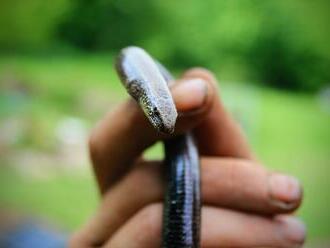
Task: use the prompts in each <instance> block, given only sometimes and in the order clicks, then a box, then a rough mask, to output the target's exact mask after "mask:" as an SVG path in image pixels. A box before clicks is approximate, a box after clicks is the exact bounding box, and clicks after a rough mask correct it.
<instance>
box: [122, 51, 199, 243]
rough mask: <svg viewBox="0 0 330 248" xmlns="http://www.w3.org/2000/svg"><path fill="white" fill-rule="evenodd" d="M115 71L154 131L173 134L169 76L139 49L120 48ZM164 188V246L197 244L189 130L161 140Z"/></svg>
mask: <svg viewBox="0 0 330 248" xmlns="http://www.w3.org/2000/svg"><path fill="white" fill-rule="evenodd" d="M116 69H117V72H118V74H119V76H120V78H121V81H122V83H123V84H124V86H125V88H126V90H127V92H128V93H129V94H130V95H131V96H132V97H133V98H134V99H135V100H136V101H137V102H138V103H139V105H140V106H141V108H142V109H143V111H144V113H145V115H146V117H147V118H148V119H149V121H150V122H151V124H152V125H153V126H154V128H155V129H156V130H158V131H159V132H163V133H168V134H170V133H173V131H174V127H175V121H176V118H177V111H176V108H175V105H174V102H173V99H172V96H171V94H170V91H169V89H168V83H169V81H171V80H172V75H171V74H170V73H169V72H168V71H167V70H166V69H165V67H163V66H162V65H161V64H159V63H158V62H156V61H155V60H154V59H152V58H151V57H150V56H149V55H148V54H147V53H146V52H145V51H144V50H143V49H141V48H138V47H128V48H125V49H123V50H122V51H121V53H120V55H119V56H118V60H117V63H116ZM164 143H165V157H166V159H165V164H166V165H165V166H166V174H167V190H166V196H165V202H164V218H163V244H162V246H163V247H164V248H198V247H199V246H200V245H199V243H200V241H199V240H200V208H201V205H200V204H201V203H200V172H199V158H198V151H197V147H196V145H195V142H194V138H193V136H192V134H191V133H186V134H185V135H180V136H176V137H174V138H171V139H168V140H166V141H165V142H164Z"/></svg>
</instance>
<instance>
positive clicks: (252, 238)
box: [70, 69, 305, 248]
mask: <svg viewBox="0 0 330 248" xmlns="http://www.w3.org/2000/svg"><path fill="white" fill-rule="evenodd" d="M216 85H217V83H216V80H215V79H214V77H213V76H212V74H211V73H209V72H208V71H206V70H204V69H192V70H189V71H187V72H186V73H185V74H184V75H183V77H182V78H181V79H180V80H179V81H178V82H177V83H176V84H175V85H174V86H173V87H172V89H171V92H172V94H173V98H174V101H175V104H176V107H177V109H178V112H179V117H178V120H177V125H176V131H175V134H180V133H183V132H186V131H187V130H191V129H193V133H194V135H195V137H196V141H197V143H198V147H199V152H200V156H201V184H202V185H201V191H202V202H203V207H202V216H201V218H202V224H201V246H202V247H297V246H301V245H302V244H303V242H304V238H305V228H304V225H303V224H302V223H301V222H300V221H299V220H298V219H297V218H296V217H294V216H292V215H289V213H290V212H292V211H294V210H295V209H297V208H298V207H299V205H300V203H301V199H302V189H301V187H300V185H299V183H298V181H297V180H296V179H295V178H293V177H290V176H286V175H283V174H279V173H274V172H270V171H268V170H267V169H266V168H265V167H263V166H262V165H261V164H260V163H259V162H258V161H257V160H256V159H255V157H254V155H252V153H251V151H250V149H249V147H248V144H247V142H246V140H245V138H244V135H243V134H242V132H241V130H240V128H239V127H238V125H237V123H236V122H235V121H234V120H233V119H232V117H231V116H230V114H229V113H228V112H227V111H226V110H225V107H224V106H223V104H222V102H221V100H220V99H219V97H218V95H217V90H216ZM164 138H167V137H166V136H164V135H160V134H158V133H157V132H156V131H155V130H154V129H153V128H152V126H151V125H150V124H149V122H148V121H147V119H146V118H145V117H144V115H143V113H142V111H141V110H140V108H139V106H138V105H137V104H136V103H135V102H134V101H133V100H131V99H130V100H128V101H127V102H125V103H123V104H121V105H119V106H118V107H117V108H116V110H115V111H113V112H112V113H109V114H108V115H107V116H106V117H105V118H104V119H103V120H102V121H101V122H100V123H99V124H98V125H97V127H96V128H95V130H94V131H93V133H92V135H91V138H90V154H91V159H92V162H93V168H94V172H95V175H96V178H97V182H98V186H99V189H100V191H101V194H102V201H101V204H100V206H99V208H98V210H97V211H96V214H95V216H94V217H92V218H91V220H90V221H89V222H88V223H87V224H86V225H85V226H84V227H83V228H82V229H81V230H79V231H78V232H76V233H75V234H74V235H73V237H72V238H71V241H70V246H71V247H100V246H102V247H111V248H112V247H113V248H117V247H125V248H127V247H128V248H131V247H134V248H135V247H136V248H140V247H141V248H148V247H150V248H153V247H160V245H161V225H162V201H163V195H164V189H165V184H164V181H163V174H162V173H163V170H162V166H164V165H163V164H162V162H161V161H147V160H145V159H143V157H142V153H143V151H144V150H145V149H146V148H147V147H149V146H151V145H152V144H154V143H155V142H156V141H158V140H161V139H164Z"/></svg>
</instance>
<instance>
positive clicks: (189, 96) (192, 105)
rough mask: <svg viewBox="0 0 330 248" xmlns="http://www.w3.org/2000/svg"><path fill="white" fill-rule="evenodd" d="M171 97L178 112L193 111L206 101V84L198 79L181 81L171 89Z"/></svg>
mask: <svg viewBox="0 0 330 248" xmlns="http://www.w3.org/2000/svg"><path fill="white" fill-rule="evenodd" d="M172 95H173V99H174V101H175V104H176V106H177V108H178V110H179V111H180V112H189V111H194V110H196V109H199V108H200V107H202V106H203V105H204V103H205V101H206V98H207V83H206V82H205V81H204V80H203V79H199V78H194V79H187V80H183V81H181V82H179V83H178V84H176V85H175V86H174V87H173V90H172Z"/></svg>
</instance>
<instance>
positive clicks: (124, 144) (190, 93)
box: [90, 79, 214, 192]
mask: <svg viewBox="0 0 330 248" xmlns="http://www.w3.org/2000/svg"><path fill="white" fill-rule="evenodd" d="M172 94H173V98H174V101H175V104H176V107H177V109H178V112H179V117H178V120H177V128H176V132H177V133H181V132H183V131H185V130H187V129H191V128H192V127H194V126H196V125H197V124H198V123H199V122H200V121H201V120H202V119H203V118H204V116H206V115H207V112H208V110H209V109H210V106H211V105H212V102H213V101H214V99H213V98H214V88H213V87H212V86H211V83H209V82H206V81H204V80H200V79H190V80H188V81H181V82H179V83H178V84H176V85H174V86H173V88H172ZM160 138H164V137H161V136H160V135H159V134H158V133H157V132H156V131H155V130H154V129H153V128H152V127H151V124H150V123H149V122H148V121H147V119H146V118H145V116H144V114H143V113H142V111H141V109H140V108H139V106H138V105H137V104H136V103H135V102H134V101H132V100H130V101H127V102H125V103H123V104H121V105H119V106H118V107H117V109H116V110H115V111H114V112H112V113H110V114H108V115H107V116H106V117H105V118H104V119H103V120H102V121H101V122H100V123H99V124H98V125H97V127H96V128H95V129H94V131H93V132H92V135H91V138H90V153H91V158H92V162H93V165H94V170H95V173H96V178H97V181H98V183H99V186H100V189H101V192H105V189H107V188H108V187H109V186H110V185H111V184H113V183H114V182H115V181H116V180H118V178H120V177H121V176H122V175H123V174H125V173H126V171H127V170H129V166H130V165H131V164H133V161H134V160H135V159H136V158H137V157H138V156H139V155H140V154H141V153H142V151H143V150H144V149H145V148H146V147H148V146H150V145H151V144H153V143H154V142H155V141H156V140H157V139H160Z"/></svg>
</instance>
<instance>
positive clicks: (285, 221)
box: [105, 204, 305, 248]
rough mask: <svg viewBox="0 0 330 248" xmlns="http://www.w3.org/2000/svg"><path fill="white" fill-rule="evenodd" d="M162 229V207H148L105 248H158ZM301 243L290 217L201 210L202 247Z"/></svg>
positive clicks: (300, 231) (299, 226)
mask: <svg viewBox="0 0 330 248" xmlns="http://www.w3.org/2000/svg"><path fill="white" fill-rule="evenodd" d="M161 226H162V205H161V204H152V205H149V206H147V207H146V208H144V209H142V210H141V211H140V212H139V213H137V214H136V215H135V216H134V217H133V218H132V219H130V220H129V221H128V222H127V223H126V224H125V225H124V226H123V227H121V228H120V229H119V230H118V232H117V233H116V234H115V235H114V236H113V237H112V238H111V239H110V240H109V242H108V243H107V244H106V245H105V247H111V248H117V247H128V248H133V247H134V248H139V247H143V248H153V247H155V248H156V247H160V245H161ZM304 239H305V228H304V225H303V224H302V223H301V222H300V221H299V220H298V219H296V218H295V217H293V216H280V217H275V218H266V217H261V216H257V215H252V214H246V213H240V212H235V211H231V210H226V209H219V208H213V207H207V206H206V207H203V208H202V225H201V247H298V246H301V245H302V244H303V242H304Z"/></svg>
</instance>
